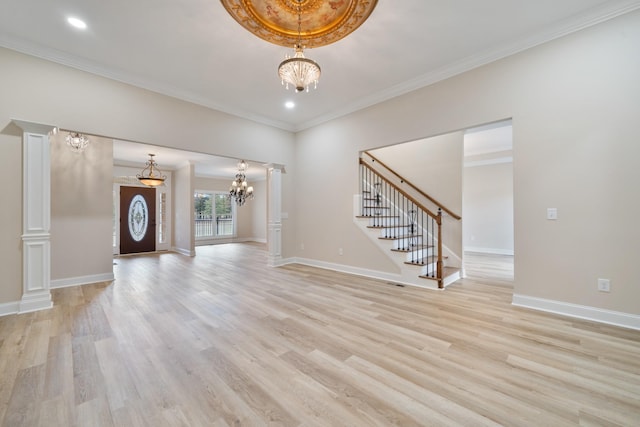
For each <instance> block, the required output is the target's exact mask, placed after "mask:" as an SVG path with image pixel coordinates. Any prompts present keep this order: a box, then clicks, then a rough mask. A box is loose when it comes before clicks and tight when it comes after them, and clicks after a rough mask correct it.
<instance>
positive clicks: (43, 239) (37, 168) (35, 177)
mask: <svg viewBox="0 0 640 427" xmlns="http://www.w3.org/2000/svg"><path fill="white" fill-rule="evenodd" d="M14 123H15V124H16V125H17V126H19V127H20V128H21V129H22V130H23V136H22V150H23V151H22V153H23V154H22V170H23V176H22V212H23V219H22V300H21V301H20V313H26V312H29V311H36V310H42V309H45V308H51V307H52V305H53V303H52V302H51V291H50V289H49V285H50V282H51V233H50V229H51V157H50V151H51V150H50V146H49V132H50V131H51V130H52V129H53V128H54V127H53V126H46V125H40V124H37V123H29V122H22V121H17V120H14Z"/></svg>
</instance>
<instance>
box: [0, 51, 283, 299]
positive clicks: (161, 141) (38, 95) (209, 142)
mask: <svg viewBox="0 0 640 427" xmlns="http://www.w3.org/2000/svg"><path fill="white" fill-rule="evenodd" d="M0 64H2V66H1V67H0V93H2V102H0V159H1V162H2V168H0V169H1V172H0V177H2V178H4V181H3V182H6V183H10V182H12V183H15V185H12V186H8V187H11V188H10V189H7V190H5V192H4V195H3V206H9V209H6V210H4V209H3V212H2V214H1V215H2V217H1V218H2V219H3V221H1V222H0V235H2V236H3V238H2V239H0V271H2V273H3V279H2V280H3V281H2V282H0V304H3V303H9V302H15V301H18V300H19V299H20V296H21V295H22V242H21V238H20V236H21V234H22V229H21V228H22V188H21V185H20V182H21V176H22V148H21V140H22V132H21V131H20V130H19V129H17V128H16V127H15V126H13V125H11V120H12V119H20V120H25V121H30V122H34V123H44V124H50V125H54V126H58V127H60V128H63V129H74V130H77V131H80V132H83V133H87V134H92V135H105V136H108V137H110V138H114V139H122V140H129V141H136V142H141V143H148V144H155V145H159V146H166V147H175V148H181V149H186V150H190V151H196V152H202V153H207V154H217V155H224V156H227V157H234V158H259V159H262V160H263V161H264V162H265V163H278V164H284V165H285V166H287V170H288V171H289V173H288V174H286V175H283V180H282V187H283V188H282V189H283V192H282V194H283V196H282V198H283V209H285V210H289V211H293V203H294V200H293V199H292V197H290V196H289V195H290V194H292V193H293V191H292V189H293V185H294V182H293V180H294V173H295V172H294V171H295V166H289V165H291V163H292V162H293V157H294V141H295V136H294V135H293V134H292V133H290V132H287V131H283V130H281V129H276V128H273V127H270V126H266V125H262V124H259V123H255V122H251V121H249V120H244V119H240V118H238V117H234V116H231V115H228V114H225V113H221V112H218V111H214V110H211V109H208V108H205V107H201V106H198V105H194V104H190V103H188V102H184V101H179V100H177V99H175V98H171V97H167V96H163V95H159V94H157V93H154V92H150V91H146V90H143V89H139V88H135V87H132V86H129V85H126V84H123V83H119V82H116V81H113V80H109V79H106V78H103V77H99V76H96V75H92V74H89V73H86V72H82V71H78V70H74V69H72V68H69V67H66V66H63V65H59V64H55V63H52V62H48V61H45V60H41V59H38V58H35V57H30V56H27V55H23V54H20V53H17V52H14V51H11V50H8V49H4V48H0ZM73 94H78V95H79V96H81V97H82V100H83V102H81V103H73V102H60V100H61V99H68V97H69V96H71V95H73ZM176 141H178V142H176ZM256 141H259V143H256ZM177 144H179V146H177ZM5 202H6V204H5ZM294 232H295V218H291V219H289V220H288V222H287V224H283V230H282V240H283V245H282V246H283V256H292V254H293V252H292V251H293V248H295V243H294V241H295V235H294Z"/></svg>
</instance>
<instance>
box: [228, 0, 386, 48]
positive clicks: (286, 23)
mask: <svg viewBox="0 0 640 427" xmlns="http://www.w3.org/2000/svg"><path fill="white" fill-rule="evenodd" d="M220 2H221V3H222V5H223V6H224V7H225V8H226V9H227V12H229V14H230V15H231V16H232V17H233V18H234V19H235V20H236V21H238V23H239V24H240V25H242V26H243V27H244V28H246V29H247V30H249V31H250V32H251V33H253V34H255V35H256V36H258V37H260V38H261V39H263V40H266V41H268V42H271V43H274V44H277V45H280V46H286V47H291V46H294V45H296V44H298V43H299V42H300V41H302V45H304V46H305V47H307V48H312V47H319V46H326V45H328V44H331V43H333V42H336V41H338V40H340V39H342V38H344V37H346V36H347V35H349V34H351V33H352V32H353V31H355V30H356V29H357V28H358V27H359V26H360V25H361V24H362V23H363V22H364V21H366V19H367V18H368V17H369V15H370V14H371V12H372V11H373V9H374V8H375V6H376V4H377V3H378V0H335V1H327V0H302V1H296V0H220ZM298 8H300V9H299V10H298ZM298 12H300V14H301V20H302V22H301V27H302V28H303V29H304V31H303V32H302V34H301V35H300V39H301V40H299V39H298Z"/></svg>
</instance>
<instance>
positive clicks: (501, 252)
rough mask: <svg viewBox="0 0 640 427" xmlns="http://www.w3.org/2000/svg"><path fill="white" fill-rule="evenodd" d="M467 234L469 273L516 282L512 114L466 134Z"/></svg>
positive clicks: (464, 198)
mask: <svg viewBox="0 0 640 427" xmlns="http://www.w3.org/2000/svg"><path fill="white" fill-rule="evenodd" d="M462 182H463V191H462V195H463V196H462V212H463V215H462V216H463V223H462V235H463V251H464V269H465V275H466V276H467V277H473V278H482V279H491V280H492V281H497V282H498V283H502V284H505V285H510V286H512V285H513V279H514V272H513V271H514V270H513V261H514V256H515V254H514V219H513V197H514V194H513V128H512V123H511V120H506V121H501V122H497V123H491V124H488V125H484V126H479V127H476V128H471V129H467V131H466V132H465V135H464V167H463V181H462Z"/></svg>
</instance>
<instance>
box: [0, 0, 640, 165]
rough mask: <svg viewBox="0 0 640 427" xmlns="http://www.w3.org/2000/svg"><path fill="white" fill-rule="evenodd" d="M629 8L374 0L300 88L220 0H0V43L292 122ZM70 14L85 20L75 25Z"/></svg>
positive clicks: (279, 55) (277, 55)
mask: <svg viewBox="0 0 640 427" xmlns="http://www.w3.org/2000/svg"><path fill="white" fill-rule="evenodd" d="M267 1H268V0H267ZM278 1H280V0H273V2H274V4H276V3H277V2H278ZM638 8H640V0H536V1H531V0H483V1H478V0H447V1H435V0H402V1H391V0H379V1H378V3H377V6H376V7H375V9H374V10H373V12H372V13H371V15H370V16H369V18H368V20H367V21H365V22H364V23H363V24H362V25H361V26H360V27H358V28H357V29H356V30H355V31H353V33H351V34H349V35H348V36H346V37H345V38H344V39H342V40H339V41H337V42H335V43H331V44H328V45H326V46H322V47H317V48H314V49H307V50H306V51H305V54H306V56H307V57H309V58H312V59H313V60H315V61H316V62H318V63H319V64H320V66H321V67H322V76H321V78H320V83H319V85H318V89H317V90H311V91H310V92H308V93H307V92H302V93H295V92H294V91H293V90H291V89H290V90H288V91H287V90H285V88H284V87H283V86H281V84H280V81H279V79H278V75H277V67H278V65H279V63H280V62H281V61H282V60H283V59H284V57H285V54H291V53H292V49H288V48H286V47H283V46H278V45H276V44H272V43H269V42H267V41H265V40H263V39H261V38H258V37H256V36H255V35H253V34H251V33H250V32H249V31H247V30H246V29H245V28H243V27H242V26H241V25H240V24H239V23H238V22H236V21H235V20H234V18H232V17H231V16H230V15H229V14H228V13H227V11H226V10H225V8H224V7H223V5H222V3H221V2H220V0H133V1H132V0H110V1H86V0H56V1H51V0H2V1H1V2H0V46H4V47H7V48H9V49H14V50H17V51H20V52H24V53H27V54H30V55H34V56H38V57H41V58H45V59H48V60H52V61H55V62H58V63H61V64H65V65H69V66H71V67H75V68H78V69H81V70H85V71H89V72H92V73H95V74H99V75H102V76H105V77H109V78H112V79H116V80H119V81H122V82H125V83H129V84H132V85H135V86H139V87H142V88H146V89H149V90H152V91H155V92H159V93H163V94H166V95H169V96H173V97H176V98H180V99H183V100H186V101H190V102H194V103H197V104H200V105H203V106H207V107H210V108H213V109H217V110H220V111H224V112H226V113H230V114H234V115H237V116H241V117H244V118H248V119H251V120H255V121H257V122H260V123H264V124H268V125H272V126H276V127H279V128H282V129H286V130H289V131H298V130H302V129H305V128H308V127H310V126H313V125H316V124H319V123H322V122H324V121H326V120H330V119H332V118H335V117H339V116H341V115H344V114H348V113H350V112H352V111H356V110H358V109H361V108H364V107H367V106H370V105H373V104H375V103H378V102H381V101H384V100H386V99H389V98H392V97H394V96H398V95H400V94H402V93H406V92H409V91H411V90H415V89H417V88H420V87H423V86H426V85H428V84H431V83H434V82H436V81H439V80H442V79H444V78H447V77H450V76H452V75H455V74H458V73H461V72H464V71H467V70H469V69H472V68H474V67H477V66H480V65H482V64H485V63H488V62H491V61H494V60H497V59H499V58H502V57H505V56H508V55H510V54H513V53H516V52H519V51H522V50H524V49H526V48H529V47H532V46H535V45H537V44H540V43H543V42H546V41H548V40H551V39H554V38H557V37H560V36H562V35H565V34H568V33H571V32H573V31H576V30H579V29H581V28H584V27H586V26H589V25H593V24H595V23H598V22H601V21H603V20H606V19H609V18H612V17H615V16H618V15H621V14H623V13H627V12H629V11H632V10H635V9H638ZM68 16H75V17H78V18H81V19H82V20H84V21H85V22H86V23H87V25H88V28H87V29H86V30H78V29H75V28H72V27H71V26H69V25H68V24H67V22H66V19H67V17H68ZM287 101H293V102H294V103H295V107H294V108H292V109H287V108H286V107H285V103H286V102H287ZM144 152H145V153H146V152H148V149H147V148H145V149H144ZM156 154H158V156H157V161H158V163H159V164H160V165H162V163H163V161H165V162H167V163H169V162H168V158H165V159H163V158H162V157H161V155H160V153H156ZM145 157H146V155H145ZM124 160H126V159H123V161H124ZM235 162H237V159H233V164H234V165H235Z"/></svg>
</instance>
